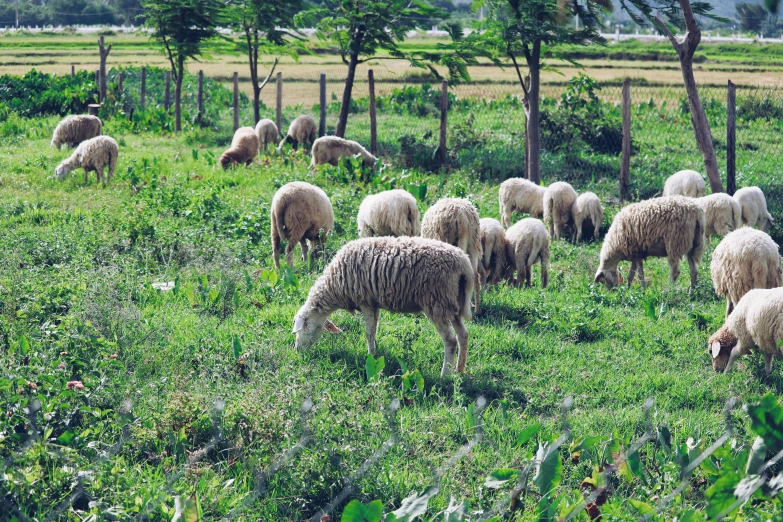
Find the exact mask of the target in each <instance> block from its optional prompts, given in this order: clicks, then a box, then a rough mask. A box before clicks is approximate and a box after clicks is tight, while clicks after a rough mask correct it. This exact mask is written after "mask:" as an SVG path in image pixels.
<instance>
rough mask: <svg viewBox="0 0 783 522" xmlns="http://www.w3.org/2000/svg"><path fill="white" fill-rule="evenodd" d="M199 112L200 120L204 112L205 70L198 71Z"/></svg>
mask: <svg viewBox="0 0 783 522" xmlns="http://www.w3.org/2000/svg"><path fill="white" fill-rule="evenodd" d="M198 114H199V121H201V115H202V114H204V71H201V70H200V71H199V72H198Z"/></svg>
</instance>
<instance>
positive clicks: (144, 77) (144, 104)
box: [140, 67, 147, 110]
mask: <svg viewBox="0 0 783 522" xmlns="http://www.w3.org/2000/svg"><path fill="white" fill-rule="evenodd" d="M140 101H141V110H144V109H145V108H146V107H147V68H146V67H142V68H141V97H140Z"/></svg>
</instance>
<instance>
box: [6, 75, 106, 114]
mask: <svg viewBox="0 0 783 522" xmlns="http://www.w3.org/2000/svg"><path fill="white" fill-rule="evenodd" d="M96 102H97V90H96V85H95V77H94V75H92V74H90V73H88V72H87V71H80V72H78V73H77V74H76V76H73V77H72V76H70V75H67V76H57V75H54V74H46V73H41V72H38V71H36V70H35V69H31V70H30V71H29V72H28V73H27V74H25V75H24V76H12V75H9V74H6V75H3V76H0V114H2V113H3V112H16V113H18V114H19V115H20V116H24V117H28V118H29V117H32V116H52V115H58V116H63V115H65V114H73V113H83V112H87V105H89V104H90V103H96Z"/></svg>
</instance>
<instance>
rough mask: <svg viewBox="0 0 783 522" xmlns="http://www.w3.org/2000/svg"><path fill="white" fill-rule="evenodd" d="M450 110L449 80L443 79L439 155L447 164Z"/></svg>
mask: <svg viewBox="0 0 783 522" xmlns="http://www.w3.org/2000/svg"><path fill="white" fill-rule="evenodd" d="M448 112H449V81H448V80H443V83H442V84H441V91H440V144H439V145H438V155H439V156H440V162H441V165H445V164H446V157H447V156H446V117H447V114H448Z"/></svg>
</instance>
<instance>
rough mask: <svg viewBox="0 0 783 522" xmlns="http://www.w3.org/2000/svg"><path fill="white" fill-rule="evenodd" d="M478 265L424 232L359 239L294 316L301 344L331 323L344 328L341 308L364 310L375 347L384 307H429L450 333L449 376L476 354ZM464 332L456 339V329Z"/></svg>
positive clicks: (445, 370)
mask: <svg viewBox="0 0 783 522" xmlns="http://www.w3.org/2000/svg"><path fill="white" fill-rule="evenodd" d="M473 273H474V271H473V267H472V266H471V261H470V259H468V256H467V255H465V253H464V252H462V251H461V250H460V249H458V248H456V247H453V246H451V245H447V244H445V243H442V242H440V241H434V240H432V239H424V238H420V237H400V238H393V237H379V238H363V239H356V240H354V241H351V242H350V243H348V244H347V245H345V246H344V247H343V248H341V249H340V251H339V252H337V254H336V255H335V257H334V259H332V261H331V263H329V266H327V267H326V270H324V273H323V275H322V276H321V277H320V278H319V279H318V280H317V281H316V282H315V284H314V285H313V287H312V288H311V289H310V294H309V295H308V297H307V301H306V302H305V304H304V305H303V306H302V307H301V308H300V309H299V311H298V312H297V313H296V317H295V318H294V333H295V334H296V347H297V348H298V349H305V348H307V347H309V346H310V345H312V344H313V343H314V342H315V341H317V340H318V338H319V337H320V336H321V333H322V332H323V329H324V327H325V328H326V329H327V330H328V331H330V332H332V333H339V332H340V330H339V328H337V327H336V326H335V325H334V324H333V323H332V322H331V321H329V320H328V317H329V315H330V314H331V313H332V312H334V311H335V310H339V309H342V310H348V311H350V312H354V311H356V310H360V311H361V312H362V315H363V316H364V320H365V333H366V336H367V350H368V351H369V353H374V352H375V337H376V334H377V331H378V318H379V315H380V310H381V309H383V310H388V311H390V312H396V313H418V312H424V314H425V315H426V316H427V318H428V319H429V320H430V321H432V323H433V324H434V325H435V328H436V329H437V330H438V333H439V334H440V336H441V339H442V340H443V346H444V355H443V366H442V368H441V375H442V376H446V375H449V374H450V373H451V369H452V366H453V364H454V353H455V351H456V349H457V345H459V357H458V360H457V366H456V370H457V371H458V372H464V371H465V363H466V360H467V353H468V330H467V328H466V327H465V321H466V320H469V319H470V294H471V292H473V282H472V281H473ZM454 331H456V338H455V335H454Z"/></svg>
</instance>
